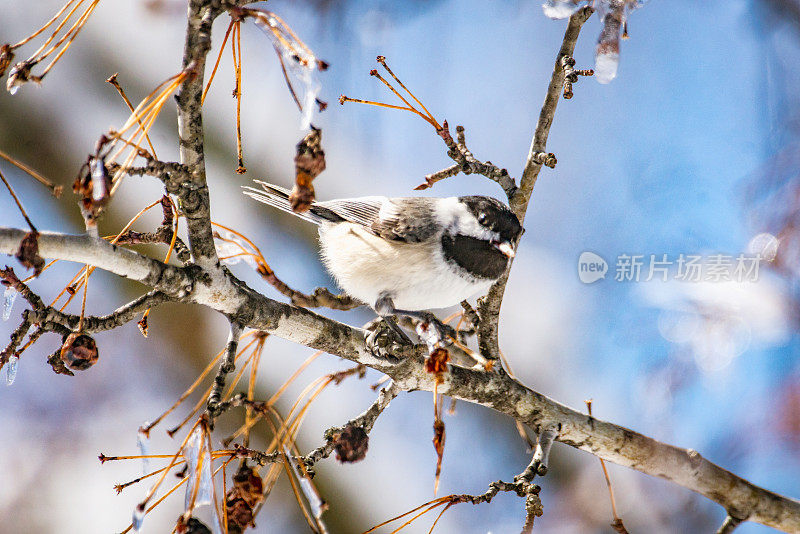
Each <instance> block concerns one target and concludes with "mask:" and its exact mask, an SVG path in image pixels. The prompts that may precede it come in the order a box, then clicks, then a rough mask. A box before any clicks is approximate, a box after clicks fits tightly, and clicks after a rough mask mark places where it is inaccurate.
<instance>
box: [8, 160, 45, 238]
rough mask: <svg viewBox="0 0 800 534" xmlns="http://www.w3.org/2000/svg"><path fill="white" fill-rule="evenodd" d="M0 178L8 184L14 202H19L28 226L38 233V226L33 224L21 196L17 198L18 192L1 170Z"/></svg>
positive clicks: (18, 204) (18, 205)
mask: <svg viewBox="0 0 800 534" xmlns="http://www.w3.org/2000/svg"><path fill="white" fill-rule="evenodd" d="M0 180H3V183H4V184H6V188H8V192H9V193H11V198H13V199H14V202H16V203H17V207H18V208H19V211H20V213H22V216H23V217H25V222H26V223H28V227H29V228H30V229H31V232H33V233H34V234H35V233H38V232H37V230H36V227H35V226H34V225H33V222H31V219H30V217H28V214H27V213H25V208H23V207H22V202H20V201H19V198H17V194H16V193H14V190H13V189H12V188H11V184H9V183H8V180H6V177H5V176H3V173H2V172H0Z"/></svg>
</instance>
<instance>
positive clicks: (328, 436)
mask: <svg viewBox="0 0 800 534" xmlns="http://www.w3.org/2000/svg"><path fill="white" fill-rule="evenodd" d="M398 393H400V388H398V387H397V385H396V384H394V383H392V384H390V385H389V386H387V387H385V388H383V389H382V390H381V391H380V393H378V398H377V400H375V402H374V403H373V404H372V406H370V407H369V408H368V409H367V410H366V411H365V412H364V413H362V414H361V415H359V416H358V417H356V418H354V419H352V420H350V421H348V422H347V423H346V424H345V425H344V426H342V427H333V428H329V429H328V430H326V431H325V444H324V445H322V446H320V447H317V448H316V449H314V450H313V451H311V452H310V453H308V454H307V455H306V456H305V458H303V461H304V462H305V465H306V467H308V468H311V467H313V466H314V464H315V463H317V462H318V461H320V460H322V459H323V458H327V457H328V456H330V455H331V453H332V452H333V451H334V449H336V443H337V439H336V438H337V436H340V435H341V434H342V432H344V431H345V430H346V429H348V428H360V429H361V430H363V431H364V433H365V434H369V433H370V431H371V430H372V427H373V425H374V424H375V421H377V419H378V416H380V415H381V414H382V413H383V411H384V410H385V409H386V408H387V407H388V406H389V403H390V402H391V401H392V399H394V398H395V397H396V396H397V394H398Z"/></svg>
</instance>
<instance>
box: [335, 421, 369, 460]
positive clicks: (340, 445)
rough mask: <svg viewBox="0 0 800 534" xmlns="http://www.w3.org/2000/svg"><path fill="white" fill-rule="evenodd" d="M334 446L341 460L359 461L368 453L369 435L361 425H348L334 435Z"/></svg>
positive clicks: (338, 458) (337, 457) (337, 456)
mask: <svg viewBox="0 0 800 534" xmlns="http://www.w3.org/2000/svg"><path fill="white" fill-rule="evenodd" d="M333 447H334V449H335V450H336V459H337V460H339V461H340V462H342V463H353V462H358V461H361V460H363V459H364V457H366V455H367V449H368V448H369V435H368V434H367V432H366V431H365V430H364V429H363V428H361V427H360V426H353V425H348V426H346V427H345V428H344V430H342V431H341V432H338V433H336V434H335V435H334V436H333Z"/></svg>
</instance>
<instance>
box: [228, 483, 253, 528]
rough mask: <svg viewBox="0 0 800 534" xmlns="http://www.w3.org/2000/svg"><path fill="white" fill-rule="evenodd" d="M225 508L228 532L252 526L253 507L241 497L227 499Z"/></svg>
mask: <svg viewBox="0 0 800 534" xmlns="http://www.w3.org/2000/svg"><path fill="white" fill-rule="evenodd" d="M229 493H230V492H229ZM225 508H226V513H227V515H228V532H243V531H244V530H245V529H247V528H248V527H250V526H254V523H253V507H252V506H250V505H249V504H248V503H247V501H245V500H244V499H243V498H241V497H232V498H229V499H227V500H226V501H225Z"/></svg>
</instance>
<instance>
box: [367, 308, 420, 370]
mask: <svg viewBox="0 0 800 534" xmlns="http://www.w3.org/2000/svg"><path fill="white" fill-rule="evenodd" d="M390 321H391V319H376V320H374V321H372V322H371V323H370V324H368V325H367V327H366V328H367V330H368V331H369V333H368V334H367V337H366V345H367V349H368V350H369V351H370V352H371V353H372V355H373V356H375V357H376V358H381V359H384V360H388V361H390V362H393V363H396V362H399V361H400V359H399V358H398V357H397V356H395V354H396V353H398V352H400V351H402V350H403V345H410V344H411V340H410V339H409V338H408V336H406V335H405V334H404V333H403V331H402V330H400V331H399V332H398V330H399V327H398V326H397V325H392V323H391V322H390Z"/></svg>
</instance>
